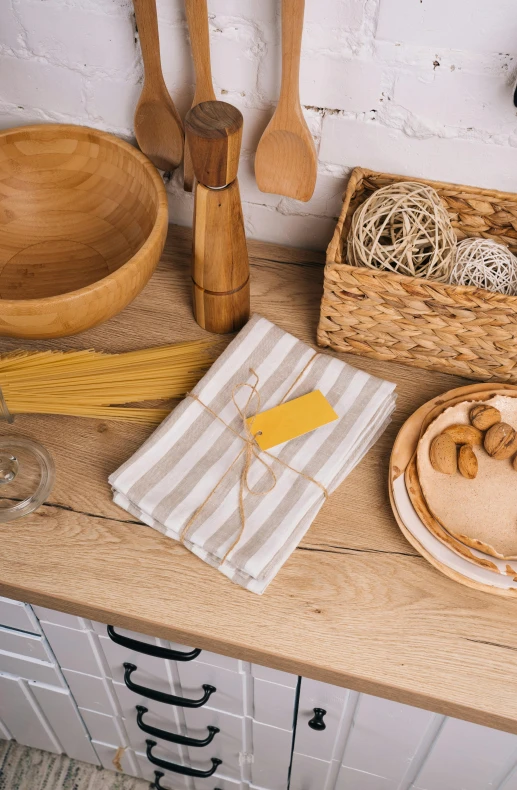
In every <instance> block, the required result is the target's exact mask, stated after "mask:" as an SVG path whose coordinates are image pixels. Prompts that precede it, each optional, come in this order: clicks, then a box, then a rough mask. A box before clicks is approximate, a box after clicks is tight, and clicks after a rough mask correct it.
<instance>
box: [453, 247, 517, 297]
mask: <svg viewBox="0 0 517 790" xmlns="http://www.w3.org/2000/svg"><path fill="white" fill-rule="evenodd" d="M450 281H451V283H454V284H455V285H474V286H476V288H485V289H486V290H487V291H499V293H502V294H510V295H514V296H515V295H516V294H517V258H516V257H515V255H513V254H512V253H511V252H510V250H509V249H508V247H506V246H505V245H504V244H498V242H497V241H492V240H491V239H464V240H463V241H462V242H460V243H459V244H458V246H457V248H456V263H455V264H454V268H453V270H452V273H451V279H450Z"/></svg>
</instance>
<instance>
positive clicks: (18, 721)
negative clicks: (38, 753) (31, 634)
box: [0, 675, 63, 754]
mask: <svg viewBox="0 0 517 790" xmlns="http://www.w3.org/2000/svg"><path fill="white" fill-rule="evenodd" d="M0 718H1V719H2V721H3V722H4V724H5V726H6V727H7V729H8V730H9V732H10V733H11V735H12V737H13V738H14V739H15V740H16V741H18V743H21V744H22V745H23V746H32V747H33V748H34V749H43V750H44V751H47V752H54V754H61V752H62V751H63V749H62V747H61V744H60V743H59V742H58V740H57V738H56V736H55V735H54V733H53V732H52V729H51V728H50V727H49V724H48V721H47V720H46V719H45V717H44V716H43V714H42V712H41V710H40V707H39V705H38V703H37V702H36V700H35V699H34V697H33V695H32V694H31V692H30V690H29V688H28V685H27V684H26V683H25V682H24V681H23V680H21V679H20V678H12V677H7V676H5V675H0Z"/></svg>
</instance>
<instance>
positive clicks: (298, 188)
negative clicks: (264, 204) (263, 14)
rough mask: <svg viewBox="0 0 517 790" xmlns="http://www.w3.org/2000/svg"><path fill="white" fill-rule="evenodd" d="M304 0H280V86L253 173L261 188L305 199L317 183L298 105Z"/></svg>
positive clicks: (315, 164)
mask: <svg viewBox="0 0 517 790" xmlns="http://www.w3.org/2000/svg"><path fill="white" fill-rule="evenodd" d="M304 9H305V0H282V87H281V89H280V99H279V101H278V106H277V108H276V110H275V113H274V115H273V117H272V118H271V120H270V122H269V124H268V126H267V127H266V129H265V131H264V134H263V135H262V137H261V139H260V142H259V145H258V148H257V154H256V157H255V176H256V179H257V184H258V187H259V189H260V190H261V191H262V192H274V193H276V194H278V195H285V196H286V197H292V198H296V199H297V200H303V201H307V200H309V199H310V198H311V196H312V193H313V192H314V187H315V185H316V174H317V167H318V159H317V156H316V149H315V147H314V140H313V139H312V135H311V133H310V132H309V129H308V127H307V124H306V123H305V118H304V117H303V113H302V108H301V105H300V91H299V82H300V53H301V48H302V32H303V12H304Z"/></svg>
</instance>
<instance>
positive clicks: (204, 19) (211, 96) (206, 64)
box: [183, 0, 216, 192]
mask: <svg viewBox="0 0 517 790" xmlns="http://www.w3.org/2000/svg"><path fill="white" fill-rule="evenodd" d="M185 12H186V14H187V24H188V32H189V38H190V49H191V51H192V60H193V61H194V72H195V75H196V90H195V92H194V98H193V100H192V107H195V106H196V104H199V103H200V102H202V101H216V95H215V91H214V86H213V82H212V67H211V65H210V33H209V29H208V6H207V2H206V0H185ZM193 185H194V169H193V167H192V158H191V156H190V147H189V144H188V140H187V138H185V156H184V159H183V186H184V188H185V191H186V192H192V187H193Z"/></svg>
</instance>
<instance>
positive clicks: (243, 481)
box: [180, 352, 329, 562]
mask: <svg viewBox="0 0 517 790" xmlns="http://www.w3.org/2000/svg"><path fill="white" fill-rule="evenodd" d="M317 356H319V352H315V354H314V355H313V356H312V357H311V358H310V359H309V361H308V362H307V364H306V365H305V367H304V368H303V370H302V371H301V373H300V374H299V375H298V376H297V378H296V380H295V381H294V383H293V384H292V385H291V387H289V389H288V390H287V392H286V393H285V395H284V397H283V398H282V400H281V401H280V403H283V402H285V399H286V398H287V396H288V395H289V394H290V393H291V392H292V391H293V389H294V388H295V386H296V385H297V384H298V382H299V381H300V379H301V378H302V376H303V375H304V374H305V372H306V371H307V369H308V368H309V367H310V365H312V363H313V362H314V360H315V359H316V357H317ZM250 373H251V374H252V375H253V376H254V377H255V382H254V383H253V384H249V383H248V382H242V383H241V384H237V385H236V386H235V387H234V388H233V389H232V396H231V397H232V401H233V404H234V406H235V408H236V409H237V412H238V414H239V417H240V418H241V419H242V428H243V431H244V435H243V434H242V433H240V432H239V431H236V430H235V429H234V428H232V426H231V425H229V424H228V423H227V422H225V420H223V419H222V417H220V416H219V414H217V412H215V411H214V410H213V409H211V408H210V406H208V405H207V404H206V403H203V401H202V400H201V399H200V398H199V397H198V396H197V395H195V394H194V393H193V392H188V393H187V395H186V397H188V398H192V400H195V401H197V403H199V404H200V406H202V407H203V408H204V409H206V411H208V412H209V414H211V415H212V417H215V418H216V419H217V420H219V422H222V424H223V425H224V426H225V428H227V429H228V430H230V431H231V432H232V433H233V434H234V435H235V436H237V437H238V438H239V439H241V440H242V441H243V442H244V446H243V447H242V449H241V450H240V452H239V453H238V454H237V456H236V457H235V458H234V460H233V461H232V463H231V464H230V466H229V467H228V469H227V470H226V472H225V473H224V474H223V475H222V477H221V478H220V480H219V481H218V482H217V483H216V484H215V486H214V487H213V488H212V490H211V491H210V492H209V493H208V495H207V496H206V497H205V499H204V500H203V502H201V504H200V505H199V507H198V508H196V510H195V511H194V513H193V514H192V516H191V517H190V518H189V520H188V521H187V523H186V524H185V526H184V527H183V529H182V530H181V533H180V541H182V542H185V540H186V537H187V534H188V531H189V529H190V527H191V526H192V524H193V523H194V522H195V520H196V518H197V517H198V515H199V514H200V513H201V512H202V511H203V509H204V508H205V507H206V505H207V504H208V502H209V501H210V499H211V498H212V497H213V495H214V494H215V492H216V491H217V490H218V488H219V487H220V485H221V484H222V483H223V481H224V480H225V479H226V478H227V477H228V475H229V474H230V472H231V471H232V469H233V468H234V467H235V466H236V464H237V463H238V461H239V460H240V459H241V458H242V457H243V456H244V463H243V466H242V469H241V474H240V479H239V519H240V528H239V531H238V533H237V536H236V537H235V539H234V540H233V541H232V543H231V545H230V547H229V549H228V550H227V551H226V553H225V555H224V556H223V558H222V560H221V562H224V561H225V560H226V559H227V558H228V556H229V554H231V552H232V551H233V549H234V548H235V546H236V545H237V544H238V543H239V541H240V539H241V538H242V535H243V532H244V528H245V527H246V510H245V506H244V498H245V493H246V492H247V493H248V494H251V495H252V496H260V497H262V496H266V494H269V493H270V492H271V491H273V489H274V488H275V486H276V484H277V476H276V474H275V471H274V469H273V463H275V462H276V463H279V464H281V466H283V467H284V468H285V469H290V470H291V472H295V474H297V475H300V477H303V478H304V479H305V480H307V481H308V482H310V483H314V485H316V486H318V488H320V489H321V491H322V493H323V496H324V497H325V499H327V497H328V495H329V494H328V491H327V489H326V488H325V486H324V485H323V484H322V483H320V482H319V481H318V480H315V479H314V478H313V477H311V476H310V475H307V474H305V472H301V471H300V470H299V469H295V468H294V467H292V466H290V465H289V464H288V463H287V462H286V461H283V460H282V459H281V458H277V456H275V455H272V453H269V452H268V451H267V450H262V449H261V448H260V447H259V445H258V444H257V440H256V438H255V436H256V435H258V434H254V433H253V424H254V422H255V418H256V416H257V415H258V414H259V413H260V392H259V390H258V384H259V380H260V379H259V376H258V374H257V373H256V372H255V371H254V370H253V368H250ZM245 387H247V388H249V390H250V393H249V396H248V399H247V401H246V403H245V404H244V406H243V407H241V406H239V404H238V402H237V397H236V396H237V393H238V392H240V390H242V389H244V388H245ZM254 400H255V401H256V409H255V410H254V412H253V414H252V415H248V409H250V408H251V406H252V404H253V401H254ZM248 420H249V422H248ZM264 455H265V456H267V457H268V458H270V459H271V463H268V462H267V461H266V460H265V459H264V458H263V456H264ZM254 459H256V460H257V461H259V462H260V463H261V464H262V465H263V467H264V469H265V470H266V473H267V475H268V477H269V479H270V484H269V487H267V488H261V489H260V491H258V490H256V489H254V488H253V487H252V486H250V483H249V473H250V469H251V465H252V463H253V460H254Z"/></svg>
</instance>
